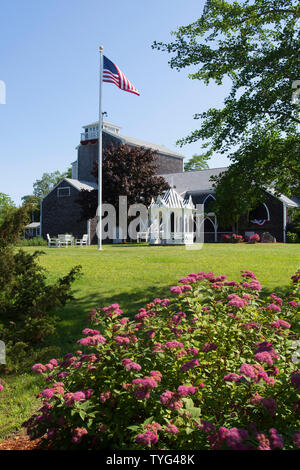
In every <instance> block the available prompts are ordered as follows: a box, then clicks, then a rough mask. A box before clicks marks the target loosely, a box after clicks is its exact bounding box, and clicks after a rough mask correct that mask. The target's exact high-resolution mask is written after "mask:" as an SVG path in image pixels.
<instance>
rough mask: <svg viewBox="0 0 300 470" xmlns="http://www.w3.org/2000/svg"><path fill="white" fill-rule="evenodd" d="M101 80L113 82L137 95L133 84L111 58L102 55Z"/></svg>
mask: <svg viewBox="0 0 300 470" xmlns="http://www.w3.org/2000/svg"><path fill="white" fill-rule="evenodd" d="M103 82H107V83H114V84H115V85H116V86H117V87H119V88H120V89H121V90H124V91H128V92H129V93H134V94H135V95H139V92H138V90H137V89H136V88H135V86H134V85H133V84H132V83H131V82H130V81H129V80H128V78H127V77H125V75H124V73H123V72H122V70H120V69H119V67H117V66H116V65H115V64H114V63H113V62H111V60H109V59H108V58H107V57H105V56H103Z"/></svg>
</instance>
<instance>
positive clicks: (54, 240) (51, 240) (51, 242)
mask: <svg viewBox="0 0 300 470" xmlns="http://www.w3.org/2000/svg"><path fill="white" fill-rule="evenodd" d="M47 241H48V247H49V248H51V247H52V246H55V247H56V248H58V247H60V241H59V240H58V239H57V238H51V237H50V235H49V233H47Z"/></svg>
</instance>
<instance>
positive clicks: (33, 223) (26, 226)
mask: <svg viewBox="0 0 300 470" xmlns="http://www.w3.org/2000/svg"><path fill="white" fill-rule="evenodd" d="M40 225H41V224H40V222H31V223H30V224H28V225H25V228H39V227H40Z"/></svg>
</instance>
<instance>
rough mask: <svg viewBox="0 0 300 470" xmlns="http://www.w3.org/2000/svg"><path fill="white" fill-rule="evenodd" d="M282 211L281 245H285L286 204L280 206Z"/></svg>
mask: <svg viewBox="0 0 300 470" xmlns="http://www.w3.org/2000/svg"><path fill="white" fill-rule="evenodd" d="M282 210H283V227H282V228H283V243H286V204H284V203H283V204H282Z"/></svg>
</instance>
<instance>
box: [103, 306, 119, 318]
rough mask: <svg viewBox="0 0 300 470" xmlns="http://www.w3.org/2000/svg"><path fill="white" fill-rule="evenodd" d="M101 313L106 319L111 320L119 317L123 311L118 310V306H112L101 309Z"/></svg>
mask: <svg viewBox="0 0 300 470" xmlns="http://www.w3.org/2000/svg"><path fill="white" fill-rule="evenodd" d="M102 312H105V313H106V315H107V316H108V317H110V318H113V317H117V316H119V315H121V314H122V313H123V310H120V305H119V304H112V305H109V306H108V307H103V308H102Z"/></svg>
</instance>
